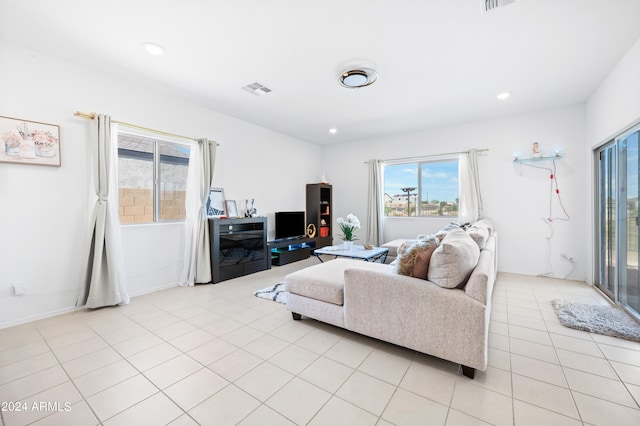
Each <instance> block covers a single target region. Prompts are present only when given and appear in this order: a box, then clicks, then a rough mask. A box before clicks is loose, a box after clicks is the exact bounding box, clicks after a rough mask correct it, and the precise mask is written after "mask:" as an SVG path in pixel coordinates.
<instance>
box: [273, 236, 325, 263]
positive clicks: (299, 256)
mask: <svg viewBox="0 0 640 426" xmlns="http://www.w3.org/2000/svg"><path fill="white" fill-rule="evenodd" d="M315 248H316V239H315V238H307V237H302V238H294V239H284V240H275V241H269V251H270V252H271V264H272V265H276V266H282V265H286V264H287V263H291V262H297V261H298V260H304V259H307V258H308V257H309V256H311V252H312V251H313V250H315Z"/></svg>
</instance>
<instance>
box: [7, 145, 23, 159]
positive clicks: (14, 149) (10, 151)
mask: <svg viewBox="0 0 640 426" xmlns="http://www.w3.org/2000/svg"><path fill="white" fill-rule="evenodd" d="M4 152H5V153H6V154H7V155H11V156H12V157H14V156H16V155H18V154H20V145H17V146H9V145H5V146H4Z"/></svg>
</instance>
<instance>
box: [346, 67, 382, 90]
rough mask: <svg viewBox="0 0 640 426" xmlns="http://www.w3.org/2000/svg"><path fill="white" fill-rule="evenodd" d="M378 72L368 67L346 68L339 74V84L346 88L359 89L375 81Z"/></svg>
mask: <svg viewBox="0 0 640 426" xmlns="http://www.w3.org/2000/svg"><path fill="white" fill-rule="evenodd" d="M377 79H378V73H377V72H376V71H375V70H372V69H370V68H359V69H352V70H347V71H345V72H343V73H342V74H340V78H339V79H338V81H340V84H341V85H342V86H343V87H346V88H348V89H359V88H360V87H366V86H369V85H371V84H373V83H375V82H376V80H377Z"/></svg>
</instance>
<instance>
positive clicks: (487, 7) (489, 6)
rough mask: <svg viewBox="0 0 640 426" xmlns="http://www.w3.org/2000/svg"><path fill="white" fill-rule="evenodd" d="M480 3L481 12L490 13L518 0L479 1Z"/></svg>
mask: <svg viewBox="0 0 640 426" xmlns="http://www.w3.org/2000/svg"><path fill="white" fill-rule="evenodd" d="M480 1H481V2H482V11H483V12H491V11H492V10H495V9H497V8H499V7H504V6H507V5H509V4H511V3H515V2H517V1H520V0H480Z"/></svg>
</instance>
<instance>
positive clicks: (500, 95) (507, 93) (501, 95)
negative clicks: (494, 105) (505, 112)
mask: <svg viewBox="0 0 640 426" xmlns="http://www.w3.org/2000/svg"><path fill="white" fill-rule="evenodd" d="M509 96H511V93H509V92H502V93H500V94H498V96H496V97H497V98H498V99H500V100H501V101H503V100H505V99H507V98H509Z"/></svg>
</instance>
